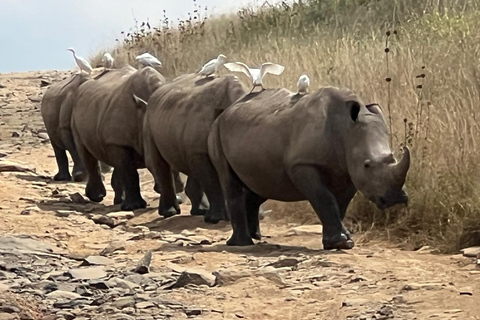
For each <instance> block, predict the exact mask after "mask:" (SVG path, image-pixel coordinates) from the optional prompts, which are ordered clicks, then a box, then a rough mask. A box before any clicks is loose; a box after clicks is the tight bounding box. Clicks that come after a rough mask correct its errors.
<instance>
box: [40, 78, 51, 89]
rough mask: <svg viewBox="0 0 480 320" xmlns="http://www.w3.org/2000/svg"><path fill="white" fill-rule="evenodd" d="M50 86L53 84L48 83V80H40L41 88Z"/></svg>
mask: <svg viewBox="0 0 480 320" xmlns="http://www.w3.org/2000/svg"><path fill="white" fill-rule="evenodd" d="M50 84H51V82H50V81H48V80H45V79H42V80H40V88H43V87H47V86H49V85H50Z"/></svg>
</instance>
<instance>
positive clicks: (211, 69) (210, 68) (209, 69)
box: [198, 54, 227, 77]
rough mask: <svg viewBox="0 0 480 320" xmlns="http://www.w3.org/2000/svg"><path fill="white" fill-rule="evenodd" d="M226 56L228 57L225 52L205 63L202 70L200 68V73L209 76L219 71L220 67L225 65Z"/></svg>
mask: <svg viewBox="0 0 480 320" xmlns="http://www.w3.org/2000/svg"><path fill="white" fill-rule="evenodd" d="M226 58H227V57H226V56H224V55H223V54H219V55H218V57H217V58H216V59H212V60H210V61H208V62H207V63H205V65H204V66H203V68H202V70H200V71H199V72H198V74H200V75H202V76H206V77H208V76H211V75H212V74H214V73H217V71H218V69H219V68H220V67H221V66H222V65H223V63H224V62H225V59H226Z"/></svg>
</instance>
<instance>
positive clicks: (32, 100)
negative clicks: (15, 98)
mask: <svg viewBox="0 0 480 320" xmlns="http://www.w3.org/2000/svg"><path fill="white" fill-rule="evenodd" d="M28 100H30V101H31V102H34V103H39V102H41V101H42V98H40V97H35V98H32V97H29V98H28Z"/></svg>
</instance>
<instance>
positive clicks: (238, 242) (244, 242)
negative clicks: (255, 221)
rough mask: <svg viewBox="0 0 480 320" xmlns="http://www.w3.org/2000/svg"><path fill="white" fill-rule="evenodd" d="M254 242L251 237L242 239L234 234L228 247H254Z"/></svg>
mask: <svg viewBox="0 0 480 320" xmlns="http://www.w3.org/2000/svg"><path fill="white" fill-rule="evenodd" d="M253 245H254V243H253V240H252V238H250V237H245V236H243V237H241V236H238V235H235V232H234V233H233V235H232V237H231V238H230V239H228V241H227V246H253Z"/></svg>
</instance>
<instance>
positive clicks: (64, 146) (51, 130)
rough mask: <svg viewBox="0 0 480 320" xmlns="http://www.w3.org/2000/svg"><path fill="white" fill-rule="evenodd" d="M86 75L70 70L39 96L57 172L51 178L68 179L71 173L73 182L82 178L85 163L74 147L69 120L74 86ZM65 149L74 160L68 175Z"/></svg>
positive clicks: (56, 179) (76, 87) (81, 81)
mask: <svg viewBox="0 0 480 320" xmlns="http://www.w3.org/2000/svg"><path fill="white" fill-rule="evenodd" d="M88 79H89V76H88V75H85V74H74V75H73V76H72V77H70V78H66V79H64V80H63V81H60V82H58V83H55V84H53V85H52V86H51V87H49V88H48V89H47V90H46V91H45V95H44V96H43V99H42V104H41V113H42V118H43V122H44V124H45V128H46V129H47V133H48V136H49V138H50V143H51V144H52V148H53V152H54V153H55V159H56V161H57V166H58V173H57V174H55V176H54V177H53V179H54V180H55V181H71V180H72V175H73V180H74V181H77V182H78V181H84V180H85V179H86V171H85V166H84V165H83V162H82V160H81V159H80V156H79V155H78V152H77V149H76V147H75V141H74V140H73V134H72V129H71V127H70V124H71V116H72V108H73V104H74V101H75V96H76V93H77V90H78V87H79V86H80V85H81V84H82V83H84V82H85V81H87V80H88ZM67 151H68V152H69V153H70V156H71V157H72V160H73V163H74V166H73V172H72V175H70V171H69V168H68V157H67Z"/></svg>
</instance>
